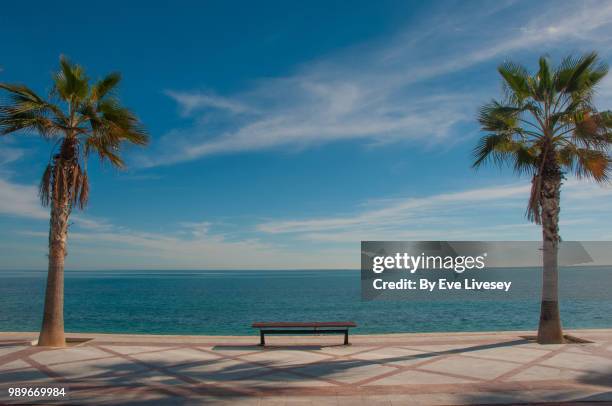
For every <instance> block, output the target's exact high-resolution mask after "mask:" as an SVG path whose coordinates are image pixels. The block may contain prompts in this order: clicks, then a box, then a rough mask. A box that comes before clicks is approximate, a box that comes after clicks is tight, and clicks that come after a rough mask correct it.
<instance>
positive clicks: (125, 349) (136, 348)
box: [100, 345, 174, 355]
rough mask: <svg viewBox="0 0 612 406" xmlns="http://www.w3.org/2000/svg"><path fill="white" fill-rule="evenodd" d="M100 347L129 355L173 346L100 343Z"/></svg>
mask: <svg viewBox="0 0 612 406" xmlns="http://www.w3.org/2000/svg"><path fill="white" fill-rule="evenodd" d="M100 347H102V348H108V349H109V350H111V351H115V352H118V353H119V354H124V355H130V354H137V353H139V352H149V351H163V350H168V349H171V348H174V347H162V346H157V347H155V346H146V345H101V346H100Z"/></svg>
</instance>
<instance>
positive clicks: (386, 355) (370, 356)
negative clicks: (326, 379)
mask: <svg viewBox="0 0 612 406" xmlns="http://www.w3.org/2000/svg"><path fill="white" fill-rule="evenodd" d="M423 354H426V353H423V352H421V351H414V350H408V349H405V348H401V347H386V348H382V349H379V350H374V351H368V352H364V353H362V354H356V355H354V356H353V357H352V358H357V359H364V360H369V361H376V362H379V363H385V364H391V365H399V366H408V365H412V364H415V363H419V362H423V361H424V360H426V359H428V358H430V357H424V356H423Z"/></svg>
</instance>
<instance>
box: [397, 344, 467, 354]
mask: <svg viewBox="0 0 612 406" xmlns="http://www.w3.org/2000/svg"><path fill="white" fill-rule="evenodd" d="M478 345H479V344H470V343H468V344H465V343H460V344H428V345H402V347H404V348H407V349H410V350H416V351H422V352H424V353H439V352H442V353H445V352H449V351H456V350H463V349H465V348H470V347H475V346H478ZM432 355H435V354H432Z"/></svg>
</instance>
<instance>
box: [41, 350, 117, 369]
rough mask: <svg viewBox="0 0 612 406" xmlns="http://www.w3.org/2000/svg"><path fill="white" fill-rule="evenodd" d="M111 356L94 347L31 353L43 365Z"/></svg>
mask: <svg viewBox="0 0 612 406" xmlns="http://www.w3.org/2000/svg"><path fill="white" fill-rule="evenodd" d="M108 357H113V355H112V354H109V353H107V352H105V351H102V350H100V349H97V348H94V347H87V346H84V347H74V348H59V349H53V350H46V351H42V352H39V353H36V354H34V355H32V356H31V357H30V358H32V359H33V360H34V361H37V362H40V363H41V364H44V365H50V364H54V363H58V362H72V361H82V360H88V359H92V358H108Z"/></svg>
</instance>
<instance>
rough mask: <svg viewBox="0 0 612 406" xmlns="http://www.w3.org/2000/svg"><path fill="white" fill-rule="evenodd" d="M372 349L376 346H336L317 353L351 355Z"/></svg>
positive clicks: (322, 349) (324, 348) (323, 348)
mask: <svg viewBox="0 0 612 406" xmlns="http://www.w3.org/2000/svg"><path fill="white" fill-rule="evenodd" d="M373 348H377V347H376V346H363V345H359V346H357V345H337V346H330V347H322V348H321V349H320V350H319V351H320V352H322V353H324V354H330V355H337V356H339V355H351V354H355V353H357V352H363V351H367V350H370V349H373Z"/></svg>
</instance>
